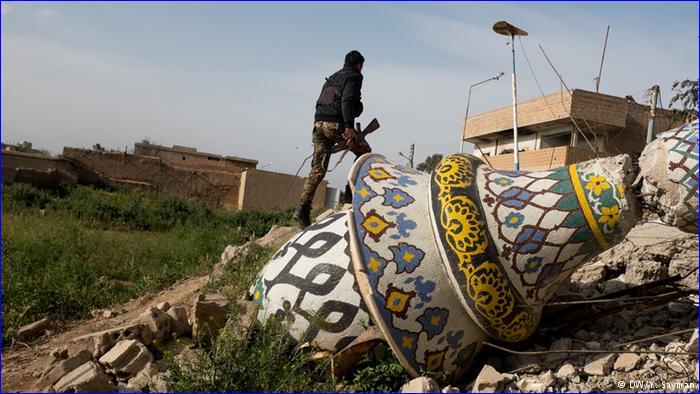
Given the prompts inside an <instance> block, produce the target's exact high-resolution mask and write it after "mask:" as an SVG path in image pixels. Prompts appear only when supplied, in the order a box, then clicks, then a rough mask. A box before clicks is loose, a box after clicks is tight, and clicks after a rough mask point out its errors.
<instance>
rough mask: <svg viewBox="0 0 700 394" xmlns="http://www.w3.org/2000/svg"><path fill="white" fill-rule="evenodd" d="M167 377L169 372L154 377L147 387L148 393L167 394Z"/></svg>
mask: <svg viewBox="0 0 700 394" xmlns="http://www.w3.org/2000/svg"><path fill="white" fill-rule="evenodd" d="M169 375H170V371H168V372H163V373H159V374H157V375H154V376H153V377H152V378H151V382H150V383H149V385H148V388H149V391H150V392H152V393H167V392H168V391H169V390H168V383H167V381H166V377H167V376H169Z"/></svg>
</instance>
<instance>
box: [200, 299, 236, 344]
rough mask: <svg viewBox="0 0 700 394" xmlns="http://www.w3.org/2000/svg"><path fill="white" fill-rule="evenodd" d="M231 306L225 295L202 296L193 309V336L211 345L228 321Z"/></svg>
mask: <svg viewBox="0 0 700 394" xmlns="http://www.w3.org/2000/svg"><path fill="white" fill-rule="evenodd" d="M229 312H230V305H229V301H228V298H226V296H224V295H223V294H219V293H214V294H207V295H204V294H200V295H199V298H198V299H197V301H195V304H194V307H193V308H192V315H193V318H192V336H193V337H194V338H197V339H199V340H200V341H201V342H202V343H204V344H210V343H211V340H212V338H214V337H215V336H217V335H218V334H219V330H221V329H222V328H224V326H225V325H226V321H227V320H228V314H229Z"/></svg>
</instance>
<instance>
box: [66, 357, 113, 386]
mask: <svg viewBox="0 0 700 394" xmlns="http://www.w3.org/2000/svg"><path fill="white" fill-rule="evenodd" d="M53 390H54V391H56V392H69V391H72V392H113V391H116V388H115V387H114V385H113V384H112V382H110V381H109V378H107V375H105V373H104V372H102V369H101V368H100V367H99V365H97V363H95V362H94V361H88V362H86V363H84V364H82V365H80V366H79V367H77V368H76V369H74V370H72V371H71V372H69V373H68V374H67V375H65V376H64V377H62V378H61V379H60V380H59V381H58V382H56V384H54V385H53Z"/></svg>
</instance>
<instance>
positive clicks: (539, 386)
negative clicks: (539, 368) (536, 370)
mask: <svg viewBox="0 0 700 394" xmlns="http://www.w3.org/2000/svg"><path fill="white" fill-rule="evenodd" d="M515 385H516V386H517V387H518V388H519V389H520V391H523V392H526V393H544V392H545V390H547V385H546V384H545V382H542V381H540V379H539V378H538V377H534V376H525V377H523V378H521V379H520V380H518V382H517V383H516V384H515Z"/></svg>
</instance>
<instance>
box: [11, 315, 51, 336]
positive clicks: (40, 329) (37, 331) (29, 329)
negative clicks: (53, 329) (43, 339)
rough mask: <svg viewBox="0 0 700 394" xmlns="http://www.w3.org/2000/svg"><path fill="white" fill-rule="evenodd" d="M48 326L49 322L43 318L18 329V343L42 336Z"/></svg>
mask: <svg viewBox="0 0 700 394" xmlns="http://www.w3.org/2000/svg"><path fill="white" fill-rule="evenodd" d="M50 326H51V321H50V320H49V319H48V318H43V319H41V320H38V321H35V322H34V323H31V324H27V325H26V326H22V327H20V329H19V330H17V338H18V339H19V340H20V341H29V340H32V339H34V338H36V337H39V336H41V335H42V334H44V332H46V330H47V329H48V328H49V327H50Z"/></svg>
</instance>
